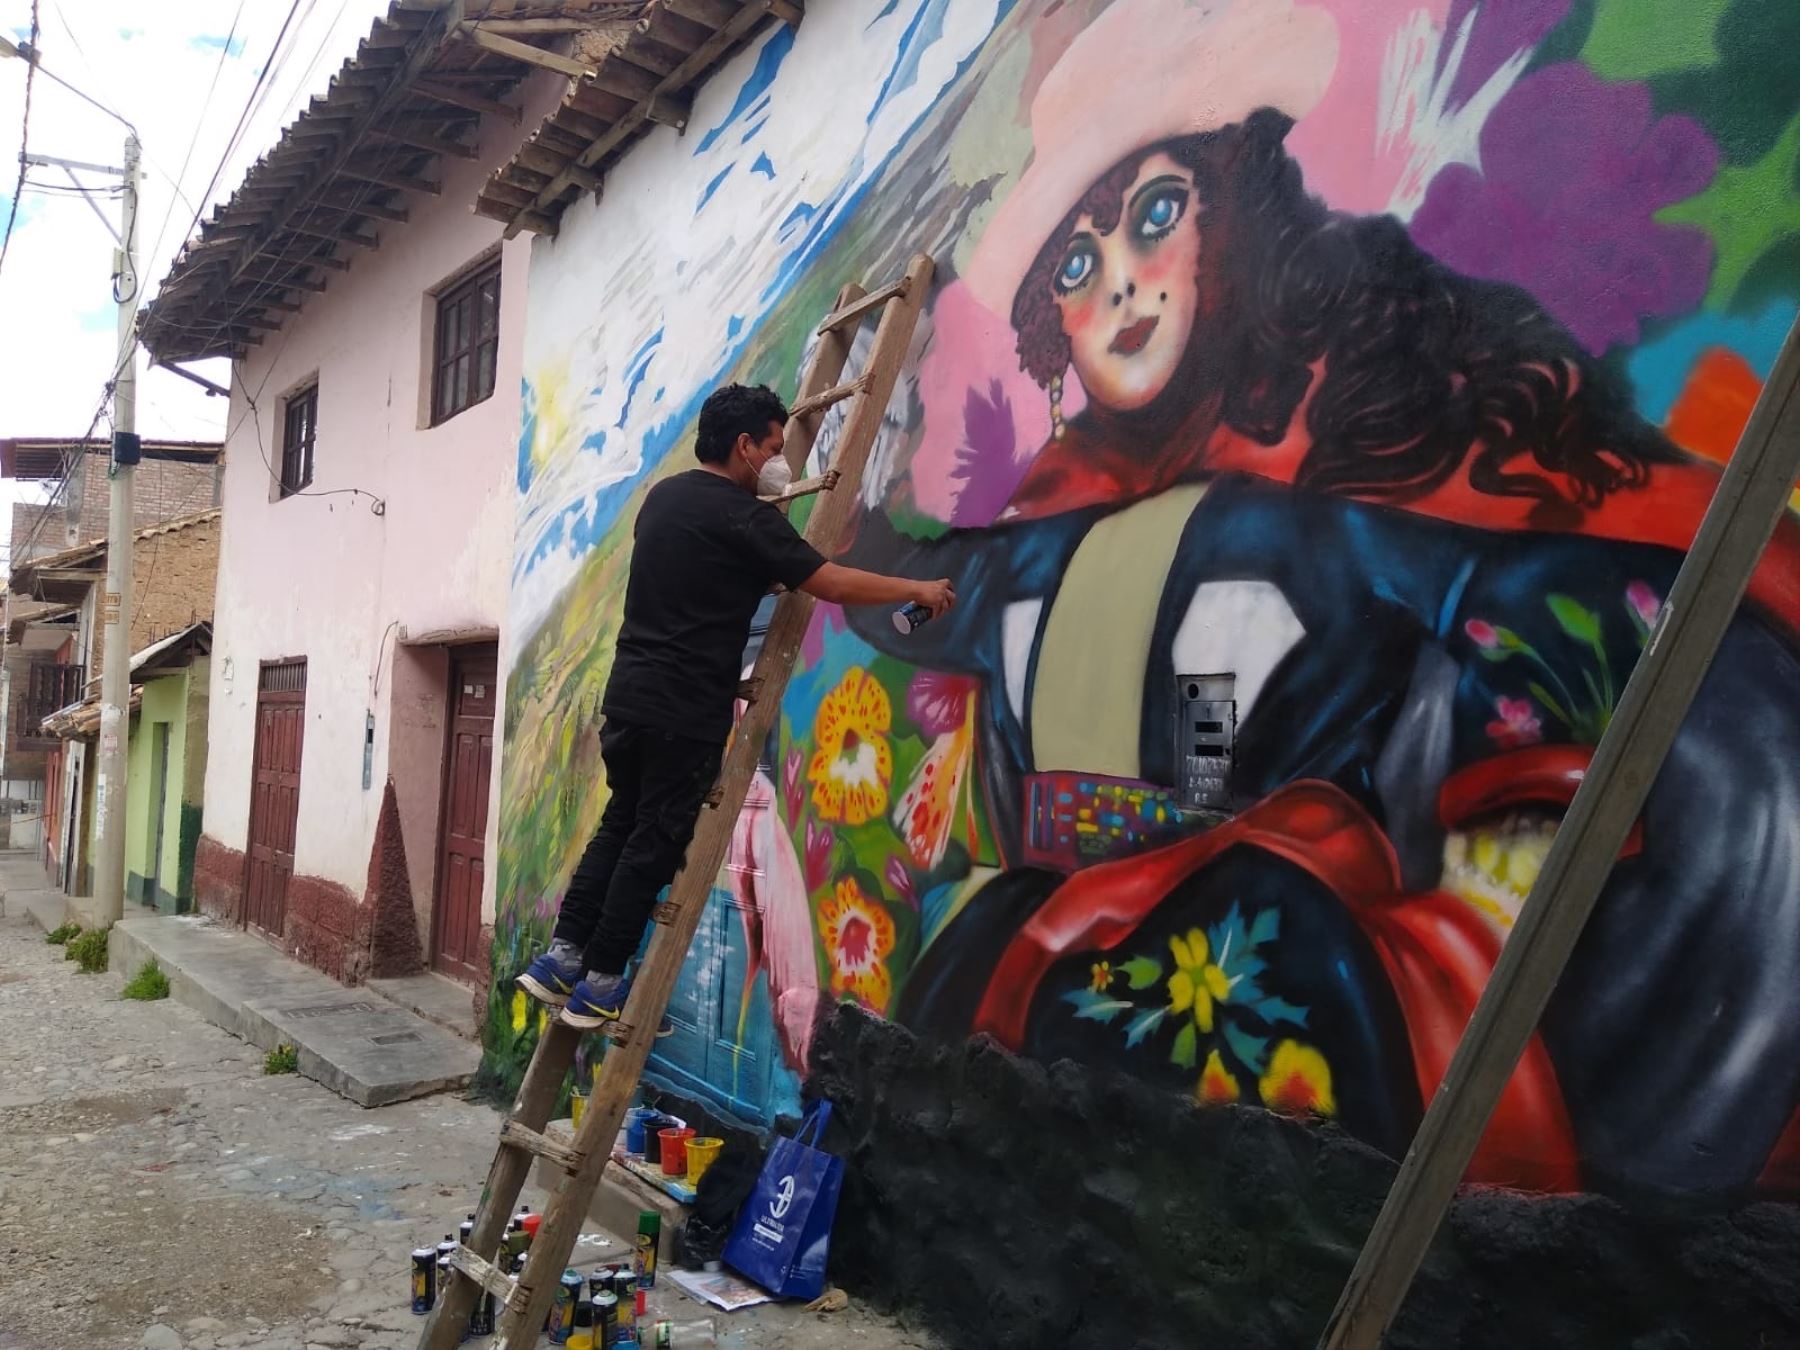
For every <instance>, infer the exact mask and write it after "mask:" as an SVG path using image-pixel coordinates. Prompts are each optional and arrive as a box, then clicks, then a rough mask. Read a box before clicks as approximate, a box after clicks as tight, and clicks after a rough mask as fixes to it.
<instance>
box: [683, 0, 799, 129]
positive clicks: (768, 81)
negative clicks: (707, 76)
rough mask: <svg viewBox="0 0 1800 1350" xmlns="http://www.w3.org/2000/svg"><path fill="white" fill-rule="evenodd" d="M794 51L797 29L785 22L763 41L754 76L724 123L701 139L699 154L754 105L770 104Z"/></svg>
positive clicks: (745, 85) (740, 93) (726, 115)
mask: <svg viewBox="0 0 1800 1350" xmlns="http://www.w3.org/2000/svg"><path fill="white" fill-rule="evenodd" d="M793 50H794V30H793V29H792V28H789V27H788V26H787V25H786V24H783V25H782V26H781V27H780V28H777V29H776V30H775V33H774V35H773V36H772V37H770V39H769V40H768V41H767V42H765V43H763V49H762V50H761V51H760V52H758V53H757V55H756V69H755V70H752V71H751V72H750V78H749V79H747V80H745V81H744V85H743V88H741V89H739V90H738V95H737V98H736V99H735V100H734V101H733V103H732V105H731V111H730V112H728V113H726V114H725V120H724V121H723V122H720V123H719V124H718V125H717V126H716V127H714V128H713V129H712V130H710V131H708V132H707V133H706V135H704V136H702V137H701V138H700V144H698V145H696V146H695V147H694V153H695V154H696V155H703V154H705V153H706V152H707V151H708V150H710V149H712V148H713V143H714V142H715V141H717V140H718V139H719V137H720V136H722V135H724V134H725V132H726V131H727V130H728V129H730V127H731V125H732V123H734V122H736V121H737V120H738V119H739V118H740V117H744V116H745V115H746V114H749V115H754V114H753V113H751V105H752V104H754V103H756V102H757V101H758V100H761V101H762V103H763V104H764V105H765V106H766V105H767V103H768V99H767V97H766V96H767V94H768V92H769V86H770V85H772V84H774V83H775V76H776V75H777V74H779V73H780V71H781V63H782V62H783V61H785V60H787V54H788V53H789V52H791V51H793Z"/></svg>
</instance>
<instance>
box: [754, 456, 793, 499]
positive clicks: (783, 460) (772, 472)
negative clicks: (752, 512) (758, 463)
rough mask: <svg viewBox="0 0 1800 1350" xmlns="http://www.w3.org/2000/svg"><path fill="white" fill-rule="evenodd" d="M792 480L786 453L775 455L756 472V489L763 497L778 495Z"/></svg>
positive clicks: (791, 471) (785, 489)
mask: <svg viewBox="0 0 1800 1350" xmlns="http://www.w3.org/2000/svg"><path fill="white" fill-rule="evenodd" d="M793 481H794V471H793V469H792V468H790V467H789V465H788V462H787V456H786V455H776V456H775V457H774V458H773V459H771V460H770V461H769V462H768V463H767V464H765V465H763V466H762V468H761V469H760V470H758V471H757V474H756V490H757V491H758V492H759V493H761V494H762V495H763V496H765V497H779V496H780V495H781V494H782V493H784V492H786V491H787V490H788V486H789V485H790V484H791V483H792V482H793Z"/></svg>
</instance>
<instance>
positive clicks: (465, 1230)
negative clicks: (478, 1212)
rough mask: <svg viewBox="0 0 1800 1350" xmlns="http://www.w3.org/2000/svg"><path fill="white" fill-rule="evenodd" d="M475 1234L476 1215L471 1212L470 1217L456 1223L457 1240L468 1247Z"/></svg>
mask: <svg viewBox="0 0 1800 1350" xmlns="http://www.w3.org/2000/svg"><path fill="white" fill-rule="evenodd" d="M474 1236H475V1216H474V1215H473V1214H471V1215H469V1217H468V1218H466V1219H464V1220H463V1221H462V1222H461V1223H459V1224H457V1225H456V1240H457V1241H458V1242H460V1243H462V1245H463V1246H465V1247H466V1246H468V1245H469V1239H470V1238H472V1237H474Z"/></svg>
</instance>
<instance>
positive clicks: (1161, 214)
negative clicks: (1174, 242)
mask: <svg viewBox="0 0 1800 1350" xmlns="http://www.w3.org/2000/svg"><path fill="white" fill-rule="evenodd" d="M1186 205H1187V194H1186V193H1185V192H1181V191H1177V190H1173V189H1171V190H1169V191H1164V192H1159V193H1157V194H1156V195H1155V196H1154V197H1151V198H1150V199H1149V200H1148V201H1146V202H1145V203H1144V205H1143V206H1142V207H1141V208H1140V210H1139V213H1138V236H1139V237H1140V238H1143V239H1155V238H1158V237H1160V236H1162V235H1165V234H1167V233H1168V232H1169V231H1170V230H1172V229H1174V228H1175V222H1176V221H1178V220H1180V219H1181V212H1182V209H1183V208H1184V207H1185V206H1186Z"/></svg>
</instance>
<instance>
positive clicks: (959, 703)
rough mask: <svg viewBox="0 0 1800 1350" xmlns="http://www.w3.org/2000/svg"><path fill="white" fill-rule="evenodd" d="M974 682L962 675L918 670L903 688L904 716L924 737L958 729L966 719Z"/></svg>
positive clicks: (940, 734) (973, 690)
mask: <svg viewBox="0 0 1800 1350" xmlns="http://www.w3.org/2000/svg"><path fill="white" fill-rule="evenodd" d="M974 693H975V681H974V680H971V679H969V678H968V677H966V676H963V675H944V674H941V673H940V672H938V671H935V670H921V671H920V672H919V673H918V674H917V675H914V676H913V678H912V682H911V683H910V684H908V685H907V686H906V715H907V716H908V717H910V718H912V720H913V721H914V722H917V723H918V724H919V730H920V731H922V732H924V733H925V734H926V735H927V736H943V735H947V734H948V733H950V732H953V731H956V730H959V729H960V728H961V727H962V724H963V722H964V721H965V720H967V718H968V713H969V700H970V698H972V697H973V696H974Z"/></svg>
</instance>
